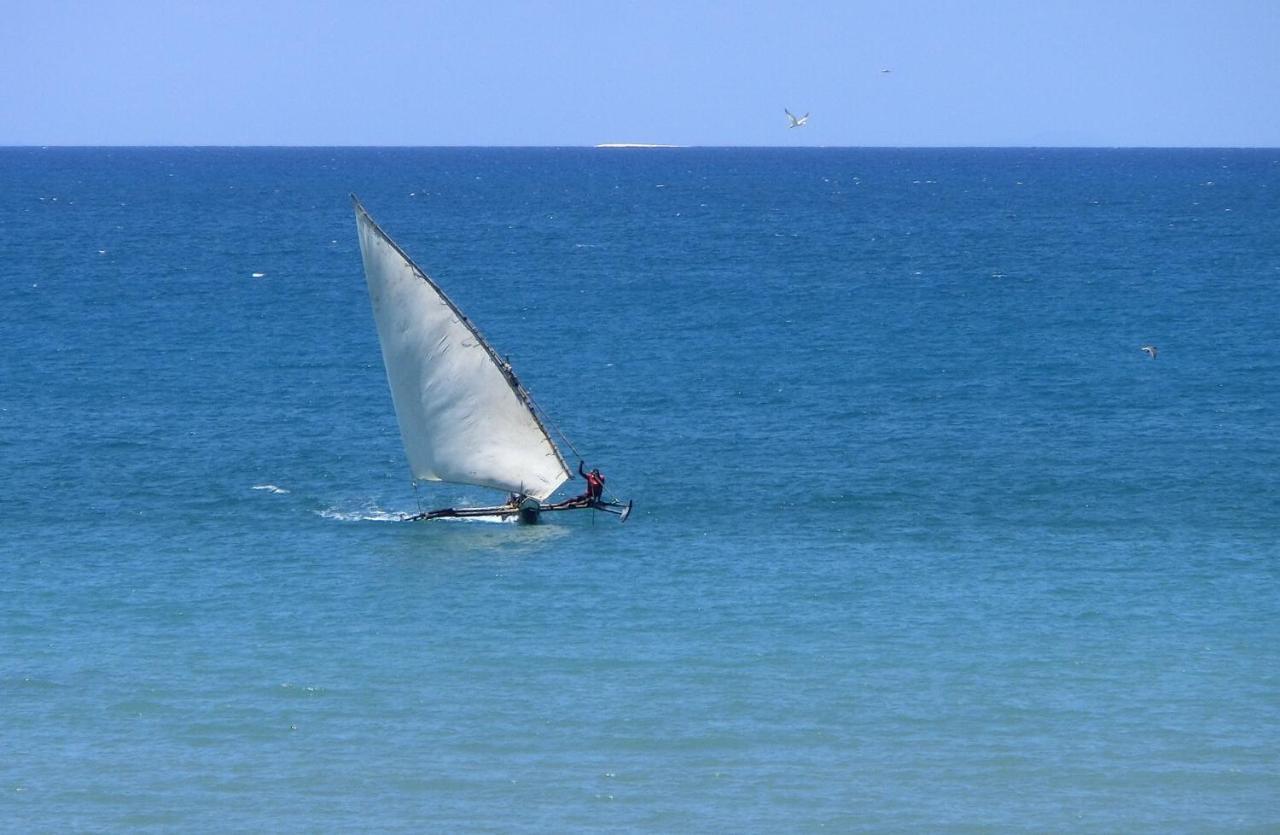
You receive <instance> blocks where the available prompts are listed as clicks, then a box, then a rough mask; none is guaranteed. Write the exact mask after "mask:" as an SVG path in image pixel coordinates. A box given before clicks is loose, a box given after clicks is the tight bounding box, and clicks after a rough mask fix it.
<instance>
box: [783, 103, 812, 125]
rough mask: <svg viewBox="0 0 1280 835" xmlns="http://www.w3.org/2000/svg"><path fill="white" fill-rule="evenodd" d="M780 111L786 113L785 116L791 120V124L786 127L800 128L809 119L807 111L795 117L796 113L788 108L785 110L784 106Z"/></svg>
mask: <svg viewBox="0 0 1280 835" xmlns="http://www.w3.org/2000/svg"><path fill="white" fill-rule="evenodd" d="M782 112H783V113H785V114H787V118H788V119H790V120H791V124H789V125H787V127H789V128H802V127H804V125H805V122H808V121H809V114H808V113H806V114H804V115H803V116H800V117H797V116H796V114H794V113H792V112H791V111H790V110H787V109H786V108H785V107H784V108H782Z"/></svg>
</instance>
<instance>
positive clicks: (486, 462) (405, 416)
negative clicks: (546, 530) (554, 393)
mask: <svg viewBox="0 0 1280 835" xmlns="http://www.w3.org/2000/svg"><path fill="white" fill-rule="evenodd" d="M352 199H353V200H355V198H354V197H353V198H352ZM355 210H356V226H357V228H358V229H359V233H360V253H361V255H362V256H363V257H364V275H365V280H366V281H367V282H368V284H369V298H370V300H371V301H372V302H373V318H374V319H375V321H376V322H377V325H378V341H379V342H380V343H381V344H382V361H383V363H384V364H385V365H386V369H387V381H388V382H389V383H390V385H391V399H392V402H394V404H395V409H396V419H397V420H398V421H399V423H400V437H401V438H402V439H403V441H404V449H405V454H406V456H407V457H408V459H409V468H410V469H411V470H412V472H413V478H414V480H415V481H418V480H426V481H448V482H453V483H455V484H474V485H479V486H482V487H492V488H495V489H497V490H505V491H508V492H512V493H523V494H525V495H527V496H533V497H534V498H536V499H538V500H539V501H542V500H544V499H546V498H547V497H548V496H550V495H551V494H552V493H553V492H555V490H556V488H557V487H559V486H560V485H561V484H563V483H564V482H565V481H566V480H568V479H569V478H570V474H569V471H568V469H567V468H566V467H565V463H564V459H563V458H561V456H560V452H559V450H557V449H556V446H555V444H553V443H552V442H551V438H550V437H549V436H548V435H547V431H546V429H545V428H544V427H543V425H542V422H541V421H540V420H538V416H537V415H536V414H535V413H534V411H533V403H532V401H531V400H530V399H529V395H528V393H527V392H526V391H525V390H524V388H523V387H521V386H520V384H519V382H517V381H516V379H515V375H514V374H512V372H511V369H510V367H509V366H508V365H507V364H506V363H505V362H503V361H502V360H501V359H499V358H498V356H497V354H495V353H494V351H493V349H492V348H490V347H489V345H488V343H486V342H485V341H484V338H483V337H482V336H481V335H480V333H479V332H478V331H477V330H476V329H475V328H474V327H473V326H472V325H471V323H470V322H469V321H467V318H466V317H465V316H464V315H462V312H461V311H460V310H458V308H457V307H455V306H454V304H453V302H451V301H450V300H449V298H448V296H446V295H445V294H444V292H443V291H441V290H440V288H439V287H437V286H436V284H435V282H433V281H432V280H431V279H430V278H428V277H427V275H426V273H424V272H423V271H422V270H420V269H419V268H418V266H417V265H416V264H414V263H413V261H411V260H410V259H409V257H408V256H407V255H405V254H404V252H403V251H401V249H400V248H399V247H398V246H396V244H395V243H394V242H393V241H392V240H391V239H390V238H388V237H387V235H386V233H384V232H383V231H382V230H381V229H379V228H378V225H377V224H376V223H374V222H373V219H372V218H370V217H369V215H368V213H366V212H365V210H364V207H363V206H361V205H360V202H359V201H358V200H355Z"/></svg>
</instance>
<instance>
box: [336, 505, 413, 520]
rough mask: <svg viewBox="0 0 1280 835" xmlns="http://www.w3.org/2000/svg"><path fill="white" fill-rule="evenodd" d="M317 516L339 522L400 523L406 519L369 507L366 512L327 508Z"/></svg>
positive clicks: (400, 514)
mask: <svg viewBox="0 0 1280 835" xmlns="http://www.w3.org/2000/svg"><path fill="white" fill-rule="evenodd" d="M315 513H316V515H317V516H321V517H323V518H325V519H334V520H336V521H338V522H400V521H403V519H404V518H405V514H403V513H393V512H392V511H390V510H383V509H381V508H377V507H368V508H365V509H364V510H355V511H350V510H341V509H339V508H336V507H326V508H325V509H324V510H317V511H315Z"/></svg>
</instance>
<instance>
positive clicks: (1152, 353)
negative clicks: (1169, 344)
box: [1142, 345, 1157, 359]
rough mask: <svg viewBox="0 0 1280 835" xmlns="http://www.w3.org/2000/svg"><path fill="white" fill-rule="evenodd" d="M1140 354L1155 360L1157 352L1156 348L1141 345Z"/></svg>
mask: <svg viewBox="0 0 1280 835" xmlns="http://www.w3.org/2000/svg"><path fill="white" fill-rule="evenodd" d="M1142 353H1144V354H1146V355H1147V356H1149V357H1151V358H1152V359H1155V358H1156V353H1157V352H1156V346H1154V345H1143V346H1142Z"/></svg>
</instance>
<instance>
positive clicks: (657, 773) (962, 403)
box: [0, 147, 1280, 833]
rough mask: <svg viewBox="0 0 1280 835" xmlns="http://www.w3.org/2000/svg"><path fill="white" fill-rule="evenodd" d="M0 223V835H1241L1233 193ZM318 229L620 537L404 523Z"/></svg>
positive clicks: (457, 159) (28, 163) (557, 205)
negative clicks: (397, 303)
mask: <svg viewBox="0 0 1280 835" xmlns="http://www.w3.org/2000/svg"><path fill="white" fill-rule="evenodd" d="M0 183H2V184H3V188H2V189H0V592H2V599H3V605H2V606H0V749H2V750H3V757H2V759H0V828H3V829H5V830H8V831H14V832H96V831H103V832H108V831H114V832H119V831H140V832H201V831H227V832H286V833H291V832H298V833H311V832H350V831H360V832H406V833H408V832H415V833H416V832H504V833H505V832H537V833H562V832H576V831H592V832H596V831H599V832H662V833H677V832H815V831H833V832H851V831H876V832H889V831H898V832H1037V833H1039V832H1126V833H1144V832H1150V833H1169V832H1276V831H1280V541H1278V540H1280V150H1276V149H1237V150H1223V149H1198V150H1169V149H1074V150H1072V149H1036V148H1020V149H875V148H847V149H839V148H831V149H822V148H754V149H741V148H671V149H667V148H662V149H595V148H34V147H33V148H27V147H9V148H3V149H0ZM352 193H354V194H356V195H358V196H359V198H360V200H361V201H362V202H363V204H364V206H365V207H366V208H367V209H368V211H369V212H370V214H371V215H372V216H373V217H374V218H375V219H376V220H377V221H378V222H379V223H380V225H381V226H382V227H383V228H384V229H385V230H386V231H387V233H388V234H389V235H390V236H391V237H393V238H394V239H395V240H396V241H397V242H398V243H399V245H400V246H401V247H402V248H403V249H404V250H405V251H406V252H407V253H408V254H409V255H410V256H411V257H412V258H414V259H415V261H416V262H417V263H418V264H419V265H420V266H421V267H422V269H423V270H425V271H426V272H427V273H428V274H429V275H431V276H432V278H433V279H434V280H435V281H436V282H437V283H438V284H439V285H440V286H441V287H443V288H444V290H445V291H446V292H447V293H449V295H450V296H451V298H452V299H453V300H454V301H455V303H456V304H457V305H458V306H459V307H460V308H461V309H462V310H464V311H465V312H466V313H467V315H468V316H469V317H470V319H471V321H473V322H474V323H475V324H476V326H477V327H478V328H479V329H480V331H481V332H482V333H483V334H484V335H485V337H486V338H487V339H488V340H489V341H490V342H491V343H492V344H493V346H494V347H495V350H497V351H498V352H499V353H501V354H502V355H503V356H506V357H509V359H510V362H511V364H512V365H513V367H514V369H515V370H516V372H517V373H518V374H519V376H520V379H521V381H522V382H523V383H524V384H525V385H526V386H527V387H528V389H529V390H530V391H531V392H532V395H533V397H534V398H535V400H536V401H537V402H538V404H539V405H540V406H541V408H542V409H543V411H545V413H546V414H547V416H548V419H549V423H550V424H551V426H550V428H551V429H552V430H553V432H552V434H553V436H554V437H555V438H556V439H557V442H558V443H560V448H561V450H562V451H563V453H564V455H565V458H566V460H567V461H568V463H569V466H570V467H572V468H574V469H576V466H577V463H578V461H579V460H583V461H585V462H586V465H587V466H588V467H598V468H599V469H600V470H601V471H602V472H603V473H604V475H605V476H606V478H607V479H608V481H607V490H608V493H609V494H611V495H613V496H615V497H617V498H618V499H620V500H623V501H625V500H631V501H634V507H635V510H634V512H633V514H632V515H631V518H630V519H629V520H628V521H627V522H626V523H625V524H619V523H618V521H617V519H616V518H614V517H612V516H608V515H604V514H589V513H575V514H557V515H554V516H552V517H548V518H547V520H546V524H543V525H539V526H520V525H515V524H503V523H495V522H492V521H484V520H480V521H476V520H452V521H449V520H446V521H438V522H430V523H421V522H416V523H415V522H406V521H402V519H403V517H404V516H405V515H409V514H413V513H416V512H418V510H419V509H420V508H421V509H430V508H434V507H441V506H456V505H463V504H467V503H479V502H492V501H494V500H495V499H497V500H499V501H501V500H502V499H503V498H504V497H503V496H500V495H495V494H494V493H493V492H491V491H487V490H484V489H482V488H473V487H465V486H455V485H448V484H440V483H432V482H422V483H419V484H417V485H415V484H413V482H412V480H411V476H410V473H409V469H408V466H407V464H406V462H405V459H404V453H403V448H402V445H401V440H400V435H399V430H398V427H397V424H396V418H395V413H394V409H393V406H392V402H391V398H390V394H389V391H388V387H387V380H386V375H385V371H384V369H383V366H382V358H381V354H380V351H379V347H378V341H377V334H376V331H375V328H374V322H373V318H372V314H371V311H370V304H369V297H368V291H367V289H366V286H365V281H364V277H363V272H362V267H361V259H360V253H359V246H358V242H357V239H356V231H355V220H354V215H353V212H352V203H351V199H350V196H349V195H351V194H352ZM1144 346H1152V347H1154V349H1155V352H1154V354H1153V355H1150V354H1149V353H1146V352H1144V351H1143V350H1142V348H1143V347H1144ZM582 489H583V487H582V482H581V480H580V479H578V478H576V477H575V479H574V480H573V481H571V482H569V483H568V484H566V485H565V487H564V488H562V490H561V493H560V494H559V495H561V496H570V495H573V494H575V493H577V492H580V491H581V490H582Z"/></svg>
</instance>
